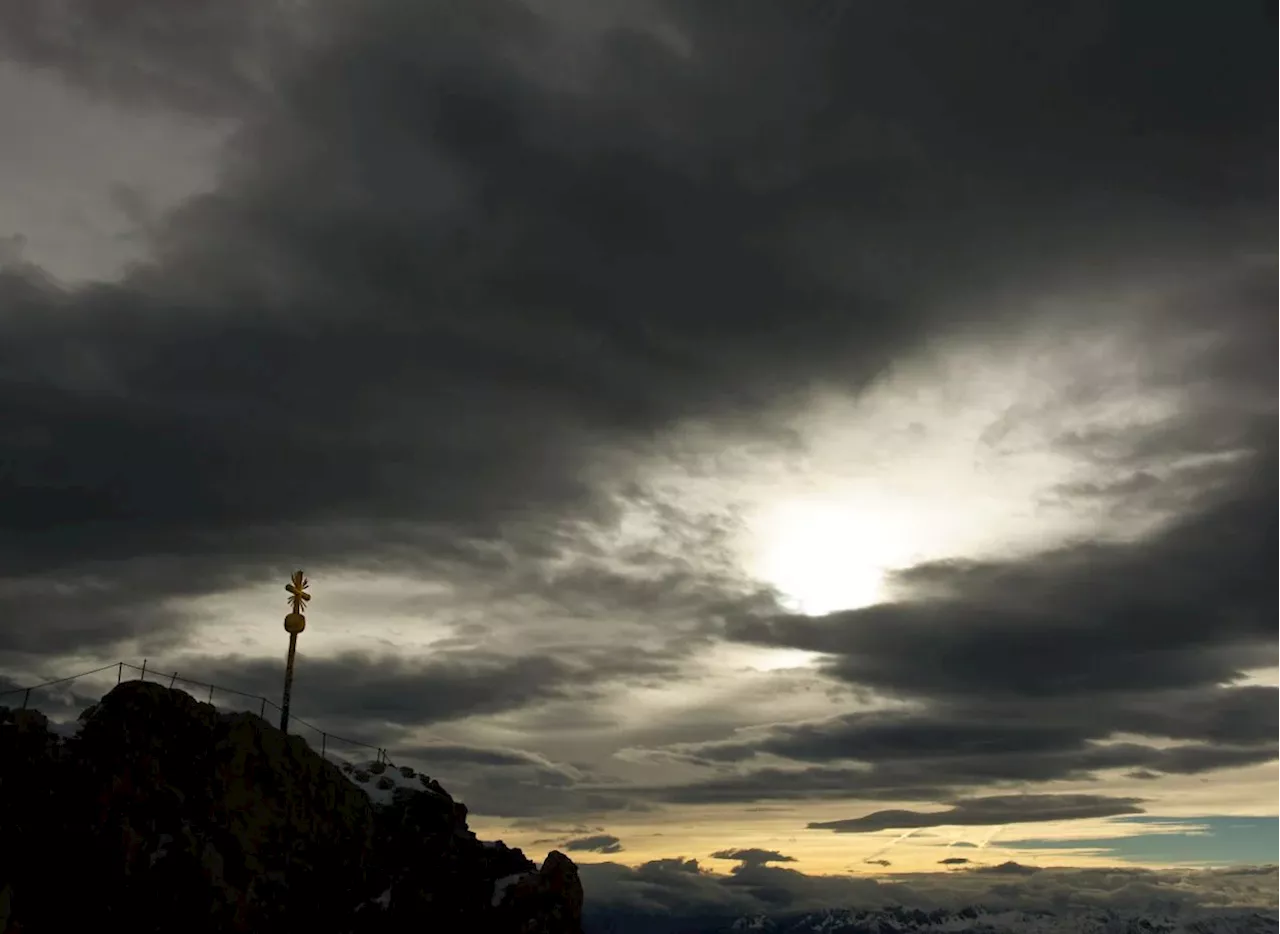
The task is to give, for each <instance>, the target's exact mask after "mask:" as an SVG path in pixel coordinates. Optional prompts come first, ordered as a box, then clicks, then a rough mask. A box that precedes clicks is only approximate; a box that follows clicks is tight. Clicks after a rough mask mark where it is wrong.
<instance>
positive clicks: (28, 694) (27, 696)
mask: <svg viewBox="0 0 1280 934" xmlns="http://www.w3.org/2000/svg"><path fill="white" fill-rule="evenodd" d="M30 699H31V688H27V690H26V692H25V693H24V694H23V695H22V709H23V710H26V709H27V701H29V700H30Z"/></svg>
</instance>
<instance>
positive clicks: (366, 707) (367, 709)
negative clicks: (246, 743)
mask: <svg viewBox="0 0 1280 934" xmlns="http://www.w3.org/2000/svg"><path fill="white" fill-rule="evenodd" d="M297 670H298V674H297V680H296V681H295V683H294V689H293V705H294V708H295V711H296V712H297V713H298V714H299V715H300V716H304V717H305V718H306V719H307V720H308V721H311V722H314V723H315V724H316V725H318V726H322V727H325V728H327V729H330V730H331V731H332V732H335V733H343V732H346V735H349V736H352V737H353V738H361V737H362V736H364V735H369V732H370V731H371V730H376V731H378V732H380V733H381V735H382V736H384V737H385V736H387V735H388V734H391V735H395V734H403V733H405V732H406V731H407V730H409V729H411V728H413V727H418V726H424V725H428V724H433V723H443V722H447V721H450V720H457V719H461V718H464V717H469V716H474V715H477V714H491V713H498V712H501V711H505V710H513V709H517V708H524V707H529V706H531V705H535V704H537V703H539V702H544V701H549V700H553V699H564V698H582V699H584V700H586V699H588V698H589V697H590V696H591V694H592V692H593V691H594V690H596V689H598V688H599V687H600V685H601V684H603V683H606V682H615V681H617V680H618V679H626V678H628V677H635V676H647V675H652V674H653V673H654V672H655V671H662V670H665V669H664V667H663V664H662V663H661V662H658V663H655V662H654V661H653V660H652V659H645V658H644V656H643V653H632V654H631V655H630V657H629V660H624V659H622V658H621V657H620V658H618V659H603V660H602V659H598V658H595V657H592V656H586V657H578V658H575V657H572V656H567V657H558V656H549V655H545V654H533V653H530V654H523V655H519V656H509V655H500V654H497V653H493V652H482V651H478V650H473V651H468V652H454V653H450V652H440V653H436V654H435V655H432V656H431V657H430V658H429V659H412V660H405V659H403V658H399V657H396V656H383V657H377V656H371V655H367V654H361V653H354V652H348V653H342V654H338V655H334V656H328V657H317V658H311V657H307V656H306V655H303V654H302V653H299V655H298V665H297ZM181 674H182V676H183V677H185V678H191V679H193V680H199V681H202V682H205V683H208V684H216V685H219V686H223V687H227V688H231V689H234V690H241V691H245V692H246V693H249V694H254V695H266V696H269V697H270V696H274V695H275V693H276V691H277V690H278V688H279V683H280V677H281V669H280V663H279V662H277V661H275V660H270V659H243V658H222V659H213V658H205V659H201V658H192V659H189V660H187V661H186V662H185V663H183V664H182V671H181ZM401 747H403V748H401ZM396 748H397V751H398V752H403V753H405V754H407V755H408V754H413V755H420V756H421V757H423V758H428V759H430V760H432V761H438V762H443V763H448V764H450V765H452V766H455V767H464V766H486V767H498V768H504V767H513V766H522V767H529V768H533V769H535V770H538V771H539V772H540V774H541V778H542V780H543V781H544V782H548V781H550V776H551V774H552V773H553V772H554V771H555V769H554V767H553V766H552V764H551V763H549V762H547V761H546V760H543V759H539V758H538V757H536V756H533V755H530V754H521V753H518V752H515V751H502V750H485V749H474V748H469V747H462V746H458V745H450V744H440V745H426V746H424V745H421V744H420V743H414V744H412V745H409V746H404V744H403V742H401V743H397V744H396ZM561 778H562V780H563V778H564V776H563V775H562V776H561Z"/></svg>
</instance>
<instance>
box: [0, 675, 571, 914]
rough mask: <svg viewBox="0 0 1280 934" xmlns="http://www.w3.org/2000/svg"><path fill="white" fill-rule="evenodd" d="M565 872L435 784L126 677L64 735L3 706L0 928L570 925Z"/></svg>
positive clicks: (557, 856)
mask: <svg viewBox="0 0 1280 934" xmlns="http://www.w3.org/2000/svg"><path fill="white" fill-rule="evenodd" d="M582 900H583V894H582V884H581V882H580V881H579V879H578V871H577V867H576V866H574V864H573V862H572V861H571V860H570V859H569V858H568V857H566V856H564V855H563V854H561V853H558V852H552V853H551V854H550V855H549V856H548V857H547V858H546V861H545V862H544V863H543V864H542V866H541V867H540V868H539V867H537V866H535V865H534V864H533V863H532V862H531V861H530V860H529V859H527V858H526V857H525V855H524V854H523V853H522V852H521V851H520V850H518V849H511V848H509V847H507V846H505V845H503V844H502V843H485V842H482V841H480V840H477V839H476V836H475V834H474V833H472V832H471V831H470V830H469V829H468V828H467V809H466V807H465V805H463V804H462V803H461V802H458V801H454V800H453V798H452V797H450V795H449V794H448V792H446V791H445V790H444V788H443V787H441V785H440V784H439V782H437V781H435V780H434V779H432V778H430V777H428V776H426V775H421V774H418V773H416V772H415V771H414V770H413V769H411V768H409V767H407V766H404V767H400V768H398V769H397V768H395V767H394V766H391V765H389V764H387V763H381V762H373V763H365V764H363V765H359V766H357V765H353V764H349V763H344V764H341V765H340V764H337V763H334V762H331V761H328V760H326V759H324V758H322V757H321V756H320V755H319V754H318V753H316V752H315V751H314V750H313V749H312V748H311V747H310V746H308V745H307V744H306V742H305V741H304V740H302V739H301V738H300V737H297V736H290V735H287V734H285V733H282V732H281V731H280V730H278V729H276V728H275V727H274V726H272V725H271V724H269V723H267V722H266V721H265V720H263V719H262V718H261V717H258V716H257V715H255V714H251V713H221V712H219V711H218V710H217V709H216V708H214V707H213V706H211V705H209V704H205V703H201V702H199V701H196V700H195V699H194V698H192V697H191V696H190V695H188V694H186V693H185V692H183V691H178V690H171V689H169V688H165V687H163V686H161V685H158V684H152V683H146V682H140V681H132V682H126V683H124V684H121V685H118V686H117V687H116V688H115V689H113V690H112V691H111V692H110V693H109V694H107V695H106V696H105V697H103V698H102V700H101V702H100V703H98V704H96V705H94V706H92V707H90V708H88V709H87V710H85V711H84V712H83V713H82V714H81V716H80V724H79V729H78V730H77V731H76V732H75V734H74V735H72V736H70V737H67V738H65V739H63V738H61V737H59V736H57V735H55V734H54V733H53V732H52V731H51V730H50V729H49V723H48V720H47V719H46V718H45V717H44V716H43V715H42V714H40V713H39V712H37V711H32V710H10V709H7V708H4V707H0V934H18V932H21V934H62V932H67V931H75V930H84V929H87V928H88V927H89V926H92V927H94V928H97V929H105V928H110V929H119V930H128V931H131V932H137V934H141V932H178V931H181V932H183V934H199V932H210V934H212V932H232V931H235V932H240V931H244V932H255V934H273V932H294V931H297V932H303V931H305V932H307V934H379V932H383V931H388V932H389V931H396V932H404V931H433V932H438V934H452V932H455V931H456V932H478V931H483V932H492V934H503V932H512V934H515V932H519V934H581V919H582Z"/></svg>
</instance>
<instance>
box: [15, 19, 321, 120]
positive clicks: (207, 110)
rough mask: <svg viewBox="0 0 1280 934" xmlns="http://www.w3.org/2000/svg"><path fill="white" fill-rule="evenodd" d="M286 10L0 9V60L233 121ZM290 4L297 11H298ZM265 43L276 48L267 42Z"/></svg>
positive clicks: (277, 45) (257, 90) (254, 88)
mask: <svg viewBox="0 0 1280 934" xmlns="http://www.w3.org/2000/svg"><path fill="white" fill-rule="evenodd" d="M289 6H290V4H288V3H284V2H275V0H227V2H220V3H208V4H205V3H168V2H165V0H123V2H120V0H116V2H113V3H111V4H109V5H108V4H103V3H96V2H94V0H70V2H65V3H61V2H60V3H30V4H6V5H4V6H3V7H0V55H4V56H5V57H8V58H11V59H12V60H14V61H18V62H22V63H23V64H27V65H32V66H36V67H42V68H53V69H57V70H58V71H59V72H61V73H62V74H63V75H64V76H65V77H66V78H68V79H70V80H72V81H74V82H75V83H76V84H77V85H79V86H81V87H82V88H84V89H85V90H88V91H90V92H92V93H95V94H101V95H104V96H110V97H123V98H124V99H125V100H127V101H129V102H130V103H135V104H144V105H152V106H157V105H158V106H176V107H180V108H182V109H184V110H190V111H193V112H195V113H200V114H208V115H213V116H226V115H230V114H239V113H242V112H243V111H244V110H245V109H246V107H247V106H249V105H250V104H251V102H252V101H253V100H254V99H256V98H257V97H258V96H259V95H260V94H262V93H264V92H265V91H266V90H267V89H268V82H269V80H270V74H269V69H270V68H271V66H272V62H271V58H270V55H269V51H276V52H280V51H283V50H284V49H285V48H287V46H284V45H283V44H282V43H281V42H280V41H279V40H280V39H283V38H284V36H283V35H279V33H280V32H281V31H282V30H284V29H285V28H287V26H288V24H289V18H288V16H287V13H288V10H289ZM292 6H294V7H295V9H296V8H297V6H298V5H297V4H293V5H292ZM273 39H274V40H275V41H273Z"/></svg>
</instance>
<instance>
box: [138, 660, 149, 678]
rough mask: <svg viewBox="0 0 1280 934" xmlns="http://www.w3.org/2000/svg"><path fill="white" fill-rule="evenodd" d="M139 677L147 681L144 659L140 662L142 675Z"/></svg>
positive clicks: (145, 661)
mask: <svg viewBox="0 0 1280 934" xmlns="http://www.w3.org/2000/svg"><path fill="white" fill-rule="evenodd" d="M140 677H141V678H142V680H143V681H146V680H147V660H146V659H145V658H144V659H143V660H142V674H141V675H140Z"/></svg>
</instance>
